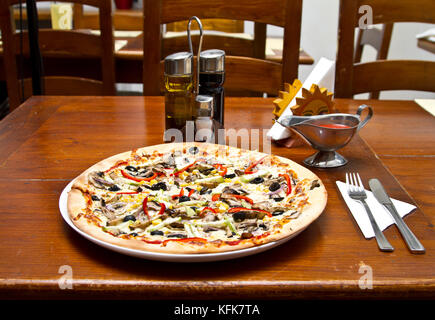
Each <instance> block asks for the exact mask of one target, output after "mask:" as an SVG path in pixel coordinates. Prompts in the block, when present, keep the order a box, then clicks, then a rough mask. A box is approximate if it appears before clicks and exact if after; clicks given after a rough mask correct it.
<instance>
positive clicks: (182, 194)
mask: <svg viewBox="0 0 435 320" xmlns="http://www.w3.org/2000/svg"><path fill="white" fill-rule="evenodd" d="M182 196H184V189H183V188H181V190H180V193H179V194H174V195H173V196H172V199H175V198H179V197H182Z"/></svg>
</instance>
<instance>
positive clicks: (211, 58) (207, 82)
mask: <svg viewBox="0 0 435 320" xmlns="http://www.w3.org/2000/svg"><path fill="white" fill-rule="evenodd" d="M224 82H225V51H223V50H218V49H211V50H205V51H202V52H201V53H200V59H199V94H201V95H210V96H212V97H213V102H214V112H213V119H214V120H216V121H217V122H219V124H220V125H221V126H222V127H223V125H224V98H225V91H224V87H223V84H224Z"/></svg>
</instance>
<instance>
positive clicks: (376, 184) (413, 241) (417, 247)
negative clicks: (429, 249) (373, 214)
mask: <svg viewBox="0 0 435 320" xmlns="http://www.w3.org/2000/svg"><path fill="white" fill-rule="evenodd" d="M369 185H370V189H371V190H372V193H373V195H374V196H375V198H376V200H378V202H379V203H380V204H382V205H383V206H384V207H385V208H386V209H387V210H388V211H389V212H390V213H391V216H392V217H393V219H394V221H395V223H396V226H397V228H398V229H399V231H400V233H401V235H402V237H403V239H404V240H405V242H406V244H407V246H408V248H409V250H410V251H411V252H412V253H424V252H425V251H426V250H425V248H424V247H423V245H422V244H421V243H420V241H418V239H417V237H416V236H415V235H414V234H413V233H412V231H411V230H410V229H409V227H408V226H407V225H406V223H405V222H404V221H403V219H402V217H401V216H400V215H399V213H398V212H397V210H396V207H395V206H394V204H393V202H392V201H391V199H390V197H389V196H388V194H387V192H386V191H385V189H384V187H383V186H382V184H381V182H380V181H379V180H378V179H370V180H369Z"/></svg>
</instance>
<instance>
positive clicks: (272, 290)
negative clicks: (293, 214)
mask: <svg viewBox="0 0 435 320" xmlns="http://www.w3.org/2000/svg"><path fill="white" fill-rule="evenodd" d="M260 287H261V293H260V291H259V288H260ZM157 289H159V290H157ZM89 295H92V298H100V297H112V298H116V297H118V298H119V297H122V298H140V299H149V300H157V299H174V298H175V299H180V298H182V299H200V300H208V299H268V300H270V299H288V298H292V299H298V298H299V299H310V298H330V299H343V298H346V299H361V298H363V299H409V298H413V299H423V298H430V299H434V298H435V278H434V279H427V280H425V281H417V282H412V281H409V280H408V281H403V282H402V283H401V282H397V281H379V282H378V281H373V287H372V288H364V287H360V286H359V283H358V280H345V281H343V280H333V281H327V282H319V281H274V282H268V283H265V282H264V281H240V282H239V281H230V282H227V281H207V286H204V282H203V281H177V282H171V281H113V280H110V281H108V280H104V281H95V280H91V279H79V280H73V281H72V283H71V288H70V289H68V288H64V289H61V287H60V285H59V280H57V279H55V280H46V281H39V280H33V279H24V280H13V279H9V280H6V279H1V280H0V298H2V299H5V298H16V297H23V298H25V297H26V296H27V297H38V298H51V297H56V298H72V297H75V298H80V297H88V296H89Z"/></svg>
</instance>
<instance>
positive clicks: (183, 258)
mask: <svg viewBox="0 0 435 320" xmlns="http://www.w3.org/2000/svg"><path fill="white" fill-rule="evenodd" d="M73 182H74V181H71V182H70V183H69V184H68V185H67V186H66V187H65V189H63V191H62V193H61V195H60V198H59V208H60V213H61V214H62V217H63V219H64V220H65V222H66V223H67V224H68V225H69V226H70V227H71V228H73V229H74V230H75V231H76V232H77V233H79V234H80V235H82V236H83V237H85V238H86V239H88V240H90V241H92V242H94V243H96V244H98V245H100V246H102V247H104V248H106V249H109V250H113V251H116V252H119V253H122V254H126V255H129V256H133V257H138V258H142V259H149V260H159V261H167V262H208V261H219V260H229V259H235V258H241V257H246V256H250V255H253V254H256V253H260V252H263V251H266V250H269V249H272V248H274V247H276V246H279V245H280V244H283V243H284V242H286V241H288V240H290V239H291V238H293V237H294V236H296V235H298V234H299V233H300V232H302V231H303V230H304V229H302V230H300V231H299V232H297V233H295V234H292V235H291V236H289V237H287V238H284V239H281V240H278V241H274V242H270V243H266V244H263V245H261V246H257V247H252V248H247V249H241V250H234V251H228V252H220V253H201V254H174V253H159V252H149V251H141V250H135V249H129V248H124V247H121V246H117V245H114V244H110V243H107V242H104V241H101V240H99V239H96V238H94V237H92V236H90V235H88V234H87V233H85V232H83V231H82V230H80V229H79V228H77V227H76V226H75V224H74V223H73V222H72V221H71V219H70V217H69V215H68V208H67V200H68V192H69V191H70V190H71V186H72V184H73Z"/></svg>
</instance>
